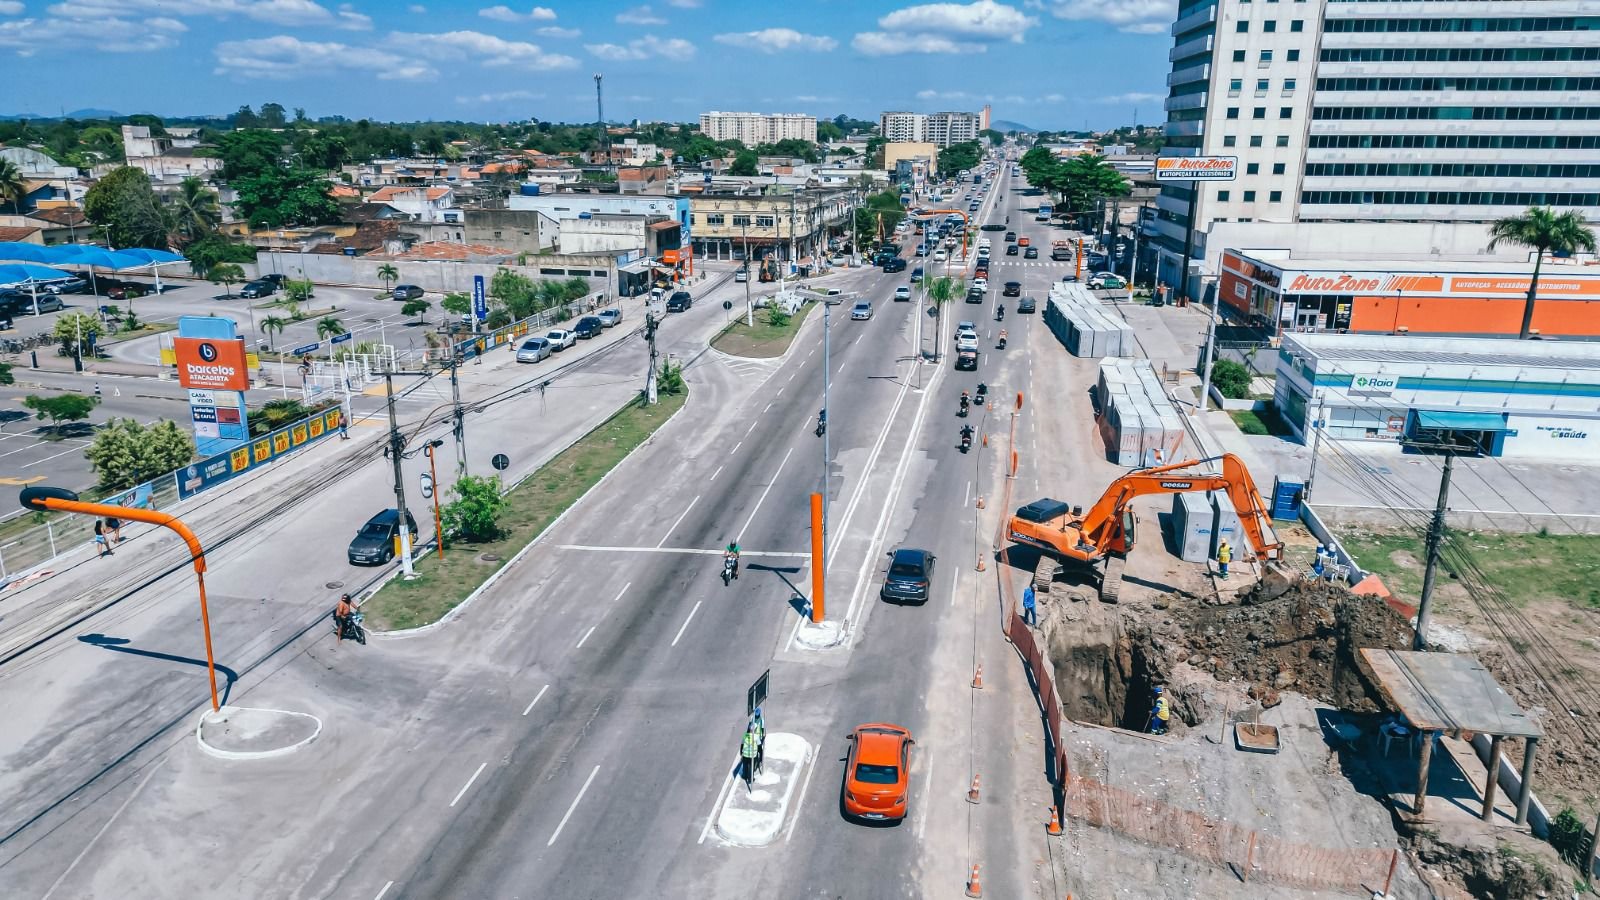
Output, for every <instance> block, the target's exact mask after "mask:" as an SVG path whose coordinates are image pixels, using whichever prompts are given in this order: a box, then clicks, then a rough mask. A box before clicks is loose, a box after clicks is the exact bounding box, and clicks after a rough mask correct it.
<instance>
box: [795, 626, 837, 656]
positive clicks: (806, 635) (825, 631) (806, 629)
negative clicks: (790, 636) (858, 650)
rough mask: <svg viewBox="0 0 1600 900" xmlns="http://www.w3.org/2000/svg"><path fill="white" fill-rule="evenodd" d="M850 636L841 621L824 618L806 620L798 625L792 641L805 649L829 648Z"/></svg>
mask: <svg viewBox="0 0 1600 900" xmlns="http://www.w3.org/2000/svg"><path fill="white" fill-rule="evenodd" d="M849 636H850V630H849V629H848V628H846V627H845V625H844V623H843V622H839V621H834V620H828V619H824V620H822V621H821V622H811V621H809V620H808V621H806V622H803V623H802V624H801V625H800V630H799V631H796V632H795V635H794V642H795V643H796V644H798V645H800V646H801V647H802V648H804V649H806V650H831V649H833V648H834V647H837V646H839V645H840V644H843V643H844V642H845V639H846V638H848V637H849Z"/></svg>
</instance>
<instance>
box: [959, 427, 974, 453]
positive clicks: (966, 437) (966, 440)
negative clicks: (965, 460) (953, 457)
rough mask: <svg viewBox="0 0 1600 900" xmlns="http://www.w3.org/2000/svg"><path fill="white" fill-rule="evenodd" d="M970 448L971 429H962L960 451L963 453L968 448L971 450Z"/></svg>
mask: <svg viewBox="0 0 1600 900" xmlns="http://www.w3.org/2000/svg"><path fill="white" fill-rule="evenodd" d="M971 449H972V432H971V431H963V432H961V452H962V453H965V452H967V451H968V450H971Z"/></svg>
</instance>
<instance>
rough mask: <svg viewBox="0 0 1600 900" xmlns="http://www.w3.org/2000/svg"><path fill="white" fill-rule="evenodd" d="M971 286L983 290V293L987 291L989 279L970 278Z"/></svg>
mask: <svg viewBox="0 0 1600 900" xmlns="http://www.w3.org/2000/svg"><path fill="white" fill-rule="evenodd" d="M972 286H973V288H975V289H977V290H980V291H983V292H984V293H985V294H987V293H989V279H987V278H974V279H972Z"/></svg>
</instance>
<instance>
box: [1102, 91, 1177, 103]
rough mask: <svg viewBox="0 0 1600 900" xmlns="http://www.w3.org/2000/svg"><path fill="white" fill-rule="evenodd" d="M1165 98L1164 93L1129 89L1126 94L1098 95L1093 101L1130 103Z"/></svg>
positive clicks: (1159, 100) (1149, 101)
mask: <svg viewBox="0 0 1600 900" xmlns="http://www.w3.org/2000/svg"><path fill="white" fill-rule="evenodd" d="M1166 98H1167V95H1166V94H1146V93H1142V92H1139V91H1131V92H1129V93H1126V94H1116V95H1114V96H1110V97H1098V98H1096V99H1095V102H1096V103H1121V104H1124V105H1127V104H1130V103H1159V102H1161V101H1162V100H1165V99H1166Z"/></svg>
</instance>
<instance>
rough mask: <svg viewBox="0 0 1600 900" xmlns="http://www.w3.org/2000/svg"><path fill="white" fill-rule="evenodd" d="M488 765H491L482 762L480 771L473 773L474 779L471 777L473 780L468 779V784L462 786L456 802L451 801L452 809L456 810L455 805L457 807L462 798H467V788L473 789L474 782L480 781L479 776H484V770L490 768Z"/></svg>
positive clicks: (457, 793)
mask: <svg viewBox="0 0 1600 900" xmlns="http://www.w3.org/2000/svg"><path fill="white" fill-rule="evenodd" d="M488 765H489V764H488V763H486V762H481V763H478V770H477V771H476V772H473V773H472V777H471V778H468V779H467V783H466V784H463V785H462V786H461V790H459V791H456V798H455V799H454V800H451V801H450V807H451V808H452V809H454V808H455V805H456V804H457V803H460V802H461V798H462V797H465V796H466V795H467V788H470V787H472V783H473V782H474V781H477V780H478V776H479V775H482V774H483V770H484V769H485V768H487V767H488Z"/></svg>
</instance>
